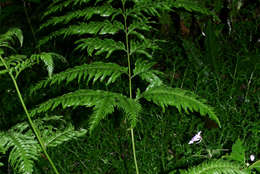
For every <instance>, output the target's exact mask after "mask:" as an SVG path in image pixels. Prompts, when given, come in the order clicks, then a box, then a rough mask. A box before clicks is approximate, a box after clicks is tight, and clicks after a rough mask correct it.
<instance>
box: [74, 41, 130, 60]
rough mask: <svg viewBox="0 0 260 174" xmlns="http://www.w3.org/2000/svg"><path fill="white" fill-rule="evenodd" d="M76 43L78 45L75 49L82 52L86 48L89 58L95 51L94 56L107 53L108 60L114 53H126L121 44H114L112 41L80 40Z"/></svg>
mask: <svg viewBox="0 0 260 174" xmlns="http://www.w3.org/2000/svg"><path fill="white" fill-rule="evenodd" d="M76 43H77V44H79V45H78V46H77V48H76V49H80V50H84V49H85V48H87V51H88V54H89V55H90V56H92V54H93V52H94V51H96V52H95V53H94V54H95V55H100V54H102V53H105V52H107V54H106V58H108V57H109V56H110V55H111V54H112V53H113V52H114V51H119V50H122V51H126V49H125V45H124V44H123V43H122V42H116V41H114V40H113V39H104V40H102V39H99V38H87V39H80V40H78V41H77V42H76Z"/></svg>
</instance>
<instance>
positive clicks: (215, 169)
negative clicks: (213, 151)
mask: <svg viewBox="0 0 260 174" xmlns="http://www.w3.org/2000/svg"><path fill="white" fill-rule="evenodd" d="M230 173H232V174H249V172H247V171H246V170H241V166H240V165H237V164H235V163H232V162H229V161H223V160H218V161H210V162H204V163H202V164H201V165H198V166H196V167H193V168H191V169H189V170H187V171H184V172H181V174H230Z"/></svg>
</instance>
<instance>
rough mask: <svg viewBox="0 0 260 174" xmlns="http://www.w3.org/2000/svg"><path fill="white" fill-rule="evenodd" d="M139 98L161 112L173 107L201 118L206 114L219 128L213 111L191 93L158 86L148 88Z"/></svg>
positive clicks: (218, 122)
mask: <svg viewBox="0 0 260 174" xmlns="http://www.w3.org/2000/svg"><path fill="white" fill-rule="evenodd" d="M141 97H143V98H145V99H146V100H148V101H152V102H153V103H155V104H157V105H159V106H161V107H162V108H163V110H165V106H175V107H177V109H178V110H179V112H180V111H181V109H184V111H185V112H188V110H190V111H196V112H199V113H200V114H201V115H202V116H204V115H206V114H208V115H209V118H211V119H212V120H214V121H216V122H217V124H218V125H219V127H221V125H220V121H219V119H218V117H217V116H216V114H215V112H214V109H213V108H212V107H210V106H209V105H207V104H205V101H204V100H202V99H200V98H199V97H198V96H197V95H195V94H194V93H192V92H191V91H187V90H184V89H180V88H170V87H165V86H160V87H152V88H149V89H148V90H146V91H145V92H144V93H143V94H142V95H141Z"/></svg>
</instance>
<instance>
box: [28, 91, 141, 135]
mask: <svg viewBox="0 0 260 174" xmlns="http://www.w3.org/2000/svg"><path fill="white" fill-rule="evenodd" d="M59 105H62V108H63V109H64V108H67V107H77V106H85V107H93V106H95V107H94V112H93V114H92V115H91V116H90V120H91V121H90V131H92V130H93V129H94V128H95V127H96V126H97V125H98V124H99V122H100V121H101V120H102V119H104V118H105V117H106V116H107V115H108V114H111V113H113V111H114V107H117V108H119V109H122V110H123V111H124V112H125V114H126V118H127V119H129V120H130V122H131V125H132V126H133V127H134V126H135V125H136V122H137V117H138V115H139V112H140V110H141V106H140V104H139V103H138V102H137V101H135V100H133V99H129V98H127V97H125V96H123V95H122V94H118V93H113V92H107V91H102V90H90V89H89V90H87V89H84V90H83V89H82V90H77V91H74V92H71V93H68V94H65V95H63V96H60V97H57V98H54V99H50V100H48V101H46V102H45V103H42V104H41V105H40V106H39V107H38V108H36V109H34V110H32V112H31V114H30V115H31V116H34V115H36V114H38V113H42V112H46V111H49V110H54V109H55V108H56V107H58V106H59Z"/></svg>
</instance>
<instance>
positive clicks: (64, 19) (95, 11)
mask: <svg viewBox="0 0 260 174" xmlns="http://www.w3.org/2000/svg"><path fill="white" fill-rule="evenodd" d="M114 13H119V10H118V9H115V8H113V7H112V6H110V5H104V6H99V7H89V8H85V9H83V10H76V11H73V12H69V13H67V14H66V15H64V16H57V17H53V18H51V19H49V20H48V21H47V22H45V23H44V24H43V25H41V27H40V30H42V29H44V28H46V27H48V26H55V25H57V24H60V23H62V24H67V23H69V22H70V21H72V20H75V19H80V18H83V19H86V20H89V19H90V18H91V17H92V16H93V15H100V16H103V17H109V16H111V15H112V14H114Z"/></svg>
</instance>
